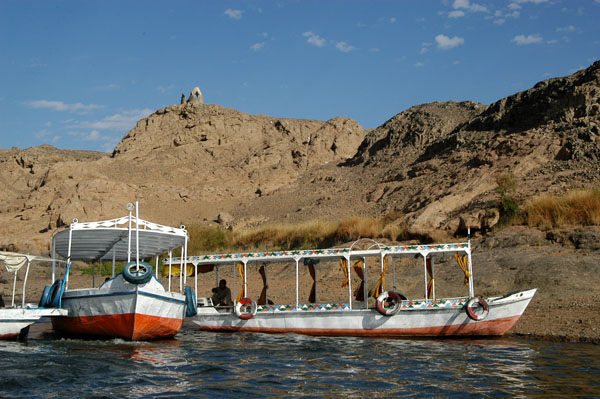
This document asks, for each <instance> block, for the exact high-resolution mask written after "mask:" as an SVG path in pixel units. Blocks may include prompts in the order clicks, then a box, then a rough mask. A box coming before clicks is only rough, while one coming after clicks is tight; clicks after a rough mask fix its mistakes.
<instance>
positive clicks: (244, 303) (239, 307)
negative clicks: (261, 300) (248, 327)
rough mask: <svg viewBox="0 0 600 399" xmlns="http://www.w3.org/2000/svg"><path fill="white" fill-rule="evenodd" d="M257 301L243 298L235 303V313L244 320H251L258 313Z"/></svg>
mask: <svg viewBox="0 0 600 399" xmlns="http://www.w3.org/2000/svg"><path fill="white" fill-rule="evenodd" d="M256 309H257V307H256V302H254V301H253V300H252V299H250V298H242V299H241V300H240V301H239V302H238V303H236V304H235V314H236V315H237V317H239V318H240V319H242V320H250V319H251V318H253V317H254V315H255V314H256Z"/></svg>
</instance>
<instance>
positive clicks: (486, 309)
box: [465, 297, 490, 321]
mask: <svg viewBox="0 0 600 399" xmlns="http://www.w3.org/2000/svg"><path fill="white" fill-rule="evenodd" d="M476 303H477V304H478V305H479V306H480V307H481V308H482V309H483V313H481V314H478V315H477V314H475V312H473V305H474V304H476ZM465 309H466V310H467V315H468V316H469V317H470V318H471V319H473V320H475V321H481V320H483V319H485V318H486V317H487V315H488V314H489V313H490V306H489V305H488V303H487V302H486V301H485V299H483V298H481V297H473V298H471V299H469V302H467V306H466V307H465Z"/></svg>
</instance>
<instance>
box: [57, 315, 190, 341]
mask: <svg viewBox="0 0 600 399" xmlns="http://www.w3.org/2000/svg"><path fill="white" fill-rule="evenodd" d="M52 326H53V327H54V329H56V330H57V331H60V332H62V333H64V334H67V335H75V336H91V337H106V338H123V339H126V340H131V341H139V340H147V339H157V338H170V337H173V336H174V335H175V334H177V333H178V332H179V330H181V327H182V326H183V320H182V319H172V318H167V317H158V316H149V315H143V314H135V313H126V314H114V315H102V316H82V317H53V318H52Z"/></svg>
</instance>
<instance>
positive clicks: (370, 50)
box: [369, 0, 600, 53]
mask: <svg viewBox="0 0 600 399" xmlns="http://www.w3.org/2000/svg"><path fill="white" fill-rule="evenodd" d="M599 1H600V0H599ZM380 51H381V49H379V47H371V48H370V49H369V52H370V53H378V52H380Z"/></svg>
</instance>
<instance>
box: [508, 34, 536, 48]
mask: <svg viewBox="0 0 600 399" xmlns="http://www.w3.org/2000/svg"><path fill="white" fill-rule="evenodd" d="M512 41H513V42H515V43H516V44H517V46H523V45H527V44H539V43H541V42H542V41H543V39H542V37H541V36H540V35H539V34H537V33H536V34H535V35H527V36H525V35H517V36H515V37H514V38H513V39H512Z"/></svg>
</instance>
